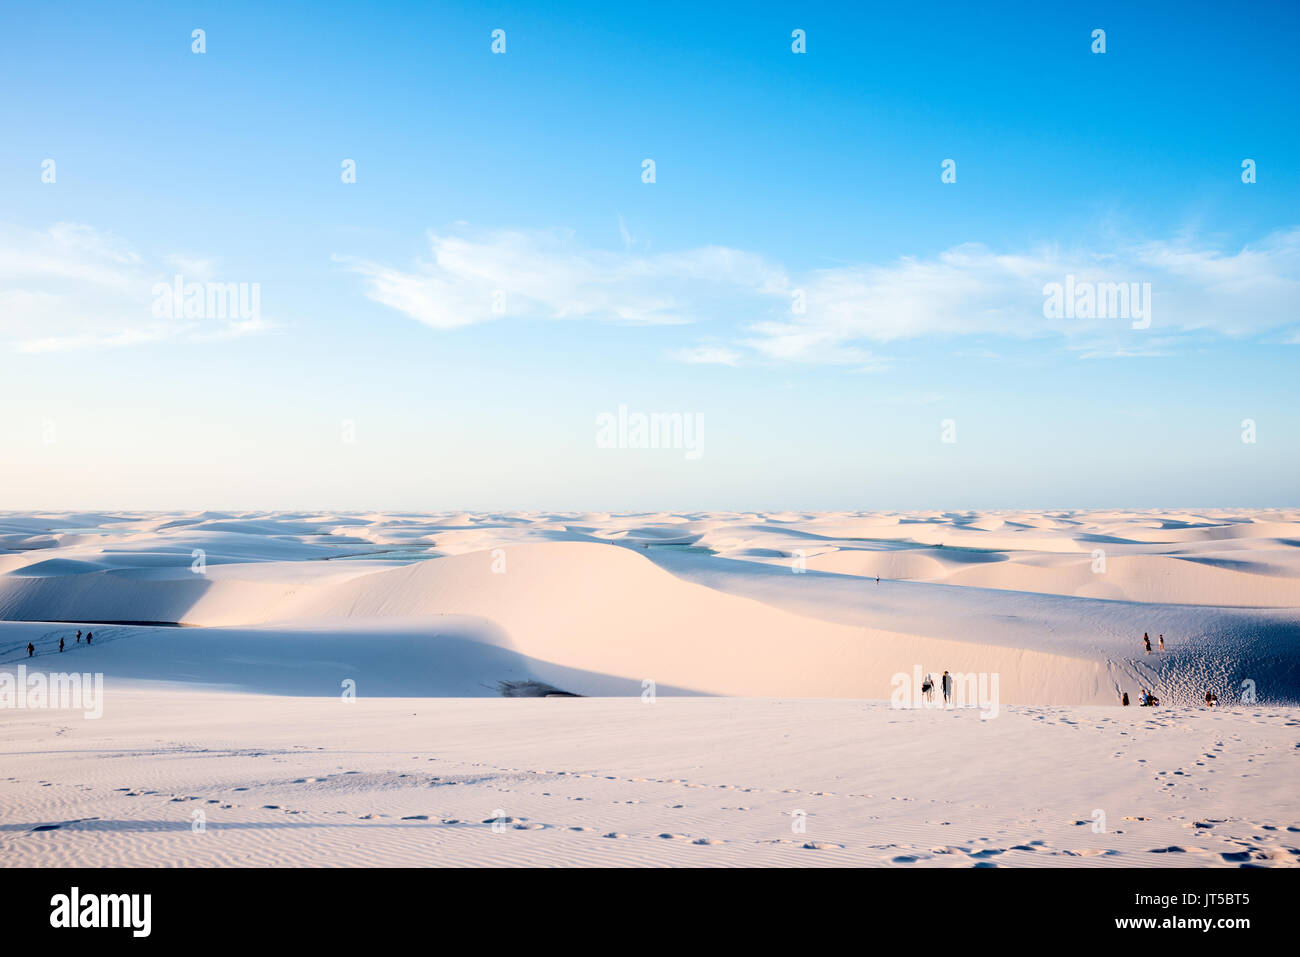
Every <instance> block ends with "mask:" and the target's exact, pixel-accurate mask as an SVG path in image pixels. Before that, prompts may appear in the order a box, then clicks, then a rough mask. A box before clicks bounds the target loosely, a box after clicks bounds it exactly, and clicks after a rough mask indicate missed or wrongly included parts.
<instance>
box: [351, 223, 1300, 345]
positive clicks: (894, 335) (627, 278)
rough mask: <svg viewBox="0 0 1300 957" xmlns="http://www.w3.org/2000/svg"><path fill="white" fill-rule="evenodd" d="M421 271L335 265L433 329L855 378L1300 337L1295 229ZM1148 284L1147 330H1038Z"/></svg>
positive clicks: (511, 245) (493, 244)
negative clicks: (970, 339) (931, 359)
mask: <svg viewBox="0 0 1300 957" xmlns="http://www.w3.org/2000/svg"><path fill="white" fill-rule="evenodd" d="M428 240H429V257H428V258H427V259H424V260H421V261H420V262H418V263H415V264H414V265H408V266H393V265H388V264H382V263H377V262H374V261H371V260H367V259H363V258H358V257H346V256H336V257H335V258H336V259H337V260H338V261H339V262H341V263H343V264H344V265H345V266H346V267H347V268H349V269H351V270H352V271H354V272H355V273H357V274H358V275H360V276H362V277H363V278H364V279H365V281H366V294H367V295H368V296H369V297H370V298H371V299H373V300H374V301H376V302H379V303H382V304H384V305H386V306H390V307H392V308H393V309H396V310H398V311H399V312H402V313H404V314H405V315H407V316H410V317H411V318H413V319H416V320H419V321H420V322H423V323H426V324H427V325H430V326H432V327H434V328H437V329H452V328H457V327H461V326H466V325H470V324H473V323H478V322H486V321H490V320H492V319H496V318H502V317H516V318H537V319H567V318H581V319H590V320H615V321H625V322H655V323H686V322H691V321H697V320H704V319H708V320H725V321H727V322H729V323H731V327H732V332H733V335H732V339H731V341H729V342H728V343H727V344H726V345H725V346H717V347H711V349H707V350H703V351H701V349H700V348H698V347H697V348H695V349H691V348H684V349H681V350H679V351H678V352H677V353H675V354H674V357H675V358H677V359H680V360H681V361H687V362H691V361H694V362H710V361H711V362H719V361H722V362H724V364H732V363H733V360H734V361H740V356H741V352H740V350H746V349H748V350H753V352H755V353H757V354H758V355H760V356H763V357H766V358H768V359H773V360H786V361H798V362H819V363H836V364H844V365H852V366H858V367H861V368H866V369H875V368H880V367H881V366H882V364H884V363H887V362H888V357H887V356H884V355H882V354H881V347H882V346H884V345H886V344H888V343H891V342H896V341H899V340H907V339H923V338H943V339H956V338H960V337H964V336H977V335H978V336H985V337H988V336H993V337H1006V338H1017V339H1026V338H1034V337H1048V338H1052V339H1056V340H1058V341H1059V342H1060V344H1062V345H1063V346H1064V347H1065V348H1068V349H1071V350H1073V351H1076V352H1079V353H1080V354H1081V355H1084V356H1088V357H1101V356H1124V355H1151V354H1163V353H1165V352H1167V351H1169V350H1170V349H1176V348H1177V344H1178V340H1177V339H1175V338H1173V337H1174V336H1175V335H1176V334H1178V333H1188V332H1203V333H1206V334H1210V335H1222V336H1249V335H1261V334H1264V333H1269V332H1273V333H1277V332H1281V333H1282V334H1283V335H1286V334H1288V333H1290V334H1294V332H1293V330H1294V329H1296V328H1297V327H1300V316H1297V312H1296V309H1295V307H1294V305H1293V304H1294V303H1295V302H1297V301H1300V229H1293V230H1288V231H1283V232H1279V233H1275V234H1273V235H1270V236H1268V237H1266V238H1264V239H1262V240H1261V241H1259V242H1257V243H1253V244H1250V245H1247V246H1244V247H1242V248H1239V249H1231V250H1225V249H1222V248H1217V247H1215V246H1213V245H1210V244H1207V243H1204V242H1198V241H1197V240H1196V239H1195V237H1189V236H1186V235H1183V236H1178V237H1175V238H1172V239H1167V240H1153V241H1142V242H1136V241H1135V242H1130V243H1123V242H1116V241H1114V240H1110V241H1108V242H1107V243H1106V244H1105V245H1104V246H1102V247H1099V248H1091V249H1070V250H1066V249H1062V248H1060V247H1055V246H1044V247H1039V248H1034V249H1028V250H1021V251H1011V252H999V251H995V250H992V249H989V248H987V247H985V246H982V245H977V244H966V245H960V246H956V247H953V248H951V249H948V250H945V251H944V252H942V253H940V254H938V255H936V256H932V257H903V258H900V259H897V260H894V261H891V262H887V263H883V264H882V263H867V264H857V265H847V266H837V267H833V268H826V269H814V270H808V271H805V272H802V273H795V272H794V271H792V270H789V269H787V268H786V267H784V266H783V265H781V264H779V263H775V262H772V261H770V260H768V259H765V258H764V257H762V256H760V255H758V254H756V253H751V252H746V251H743V250H738V249H730V248H726V247H719V246H706V247H701V248H697V249H691V250H686V251H683V252H678V253H660V254H655V255H650V254H647V253H642V252H636V251H634V250H633V249H632V248H631V246H630V244H628V243H626V242H625V244H624V245H625V248H624V249H623V250H622V251H620V252H609V251H605V250H598V249H590V248H585V247H583V246H582V245H580V244H579V243H578V242H577V241H576V239H575V237H574V235H573V234H572V233H570V232H526V231H497V232H488V233H477V234H476V233H472V232H467V231H465V230H461V231H458V232H456V233H448V234H440V233H430V234H429V237H428ZM1067 276H1071V277H1074V282H1076V283H1078V284H1080V285H1082V284H1089V283H1091V284H1098V285H1100V284H1109V283H1138V284H1149V285H1150V295H1151V323H1150V326H1149V328H1145V329H1142V328H1134V327H1133V324H1132V323H1131V322H1130V321H1129V319H1128V318H1127V317H1111V318H1047V317H1046V316H1045V314H1044V298H1045V296H1044V287H1045V286H1047V285H1048V284H1050V283H1061V284H1064V283H1065V282H1066V277H1067Z"/></svg>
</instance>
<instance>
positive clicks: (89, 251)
mask: <svg viewBox="0 0 1300 957" xmlns="http://www.w3.org/2000/svg"><path fill="white" fill-rule="evenodd" d="M213 272H214V261H213V260H211V259H205V258H196V257H189V256H181V255H171V256H165V257H162V258H161V259H159V260H157V261H153V260H150V259H149V258H148V257H146V256H144V255H143V254H141V253H140V252H138V251H136V250H135V249H134V248H133V247H132V246H131V245H130V244H129V243H128V242H126V241H125V240H123V239H121V238H120V237H117V236H114V235H112V234H111V233H107V232H103V231H100V230H97V229H95V228H93V227H91V226H88V225H85V224H81V223H56V224H55V225H53V226H51V227H49V228H48V229H44V230H34V229H27V228H24V227H20V226H13V225H0V341H3V342H5V343H7V344H8V346H9V347H10V348H12V349H15V350H17V351H19V352H28V353H33V352H53V351H59V350H69V349H111V348H122V347H125V346H132V345H141V344H145V343H155V342H163V341H167V340H185V341H211V340H213V339H220V338H232V337H237V336H244V335H252V334H255V333H259V332H263V331H266V330H267V329H269V328H271V324H270V323H268V322H267V321H265V320H264V319H263V318H262V317H261V316H260V310H259V314H258V315H256V316H251V315H250V316H221V317H214V318H201V317H191V318H163V317H159V316H158V315H156V314H155V305H156V302H157V297H156V296H155V290H156V288H157V287H158V286H159V284H167V285H171V284H173V283H174V280H175V276H176V275H178V274H180V275H182V276H183V279H184V282H186V283H204V282H209V281H211V280H212V279H213Z"/></svg>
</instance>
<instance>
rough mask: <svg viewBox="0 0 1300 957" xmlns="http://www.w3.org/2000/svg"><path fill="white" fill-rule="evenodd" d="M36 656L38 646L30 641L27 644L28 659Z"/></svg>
mask: <svg viewBox="0 0 1300 957" xmlns="http://www.w3.org/2000/svg"><path fill="white" fill-rule="evenodd" d="M34 654H36V646H35V645H33V644H32V643H31V642H30V641H29V642H27V657H28V658H30V657H31V656H32V655H34Z"/></svg>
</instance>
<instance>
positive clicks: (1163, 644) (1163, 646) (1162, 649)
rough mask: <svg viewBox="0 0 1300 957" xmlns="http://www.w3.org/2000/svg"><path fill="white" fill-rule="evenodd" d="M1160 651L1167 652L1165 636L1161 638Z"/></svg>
mask: <svg viewBox="0 0 1300 957" xmlns="http://www.w3.org/2000/svg"><path fill="white" fill-rule="evenodd" d="M1160 650H1161V651H1164V650H1165V636H1164V635H1161V636H1160Z"/></svg>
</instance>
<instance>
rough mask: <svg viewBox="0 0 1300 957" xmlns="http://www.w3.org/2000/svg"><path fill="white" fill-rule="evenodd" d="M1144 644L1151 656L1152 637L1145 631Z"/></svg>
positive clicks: (1143, 634) (1143, 633)
mask: <svg viewBox="0 0 1300 957" xmlns="http://www.w3.org/2000/svg"><path fill="white" fill-rule="evenodd" d="M1142 644H1144V645H1146V646H1147V654H1148V655H1149V654H1151V636H1150V635H1148V634H1147V633H1146V632H1145V631H1144V632H1142Z"/></svg>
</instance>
